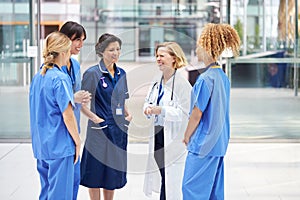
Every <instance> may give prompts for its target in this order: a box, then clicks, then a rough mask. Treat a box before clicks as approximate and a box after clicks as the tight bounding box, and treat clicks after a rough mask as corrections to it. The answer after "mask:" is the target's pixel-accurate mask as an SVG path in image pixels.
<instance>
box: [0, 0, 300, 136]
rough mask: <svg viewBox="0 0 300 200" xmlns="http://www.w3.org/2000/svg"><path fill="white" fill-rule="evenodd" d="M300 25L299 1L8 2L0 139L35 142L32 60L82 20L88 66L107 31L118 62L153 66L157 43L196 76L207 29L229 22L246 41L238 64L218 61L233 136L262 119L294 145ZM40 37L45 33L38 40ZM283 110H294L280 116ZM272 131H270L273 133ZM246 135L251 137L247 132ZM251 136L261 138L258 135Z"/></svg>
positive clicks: (4, 6)
mask: <svg viewBox="0 0 300 200" xmlns="http://www.w3.org/2000/svg"><path fill="white" fill-rule="evenodd" d="M38 2H39V3H41V4H40V6H41V13H42V14H41V15H40V20H41V21H40V26H39V29H38V26H35V25H36V24H37V16H38V13H37V12H38ZM299 18H300V15H299V3H298V2H297V0H275V1H272V0H264V1H262V0H230V1H226V0H220V1H213V0H127V1H117V0H109V1H108V0H89V1H80V0H55V1H54V0H44V1H37V0H14V1H11V0H3V1H1V3H0V103H1V104H0V105H1V111H2V112H1V114H0V119H1V122H0V123H1V124H0V126H1V129H0V139H8V138H9V139H18V140H19V139H30V134H29V114H28V86H29V84H30V81H31V78H32V76H33V74H34V73H36V71H37V69H38V67H39V66H37V60H38V59H41V58H37V59H36V58H35V57H36V56H37V51H38V49H36V45H37V44H41V45H42V42H43V38H45V37H46V35H47V34H48V33H50V32H52V31H54V30H58V29H59V27H60V26H61V25H62V24H63V23H64V22H65V21H67V20H73V21H77V22H79V23H81V24H82V25H83V26H84V27H85V28H86V31H87V40H86V41H85V43H84V47H83V49H82V51H81V53H80V55H79V58H78V59H79V61H80V62H81V64H82V66H83V67H88V66H90V64H91V63H92V64H94V63H95V62H97V61H98V58H97V56H96V54H95V51H94V45H95V43H96V41H97V39H98V37H99V36H100V35H101V34H102V33H104V32H109V33H113V34H115V35H117V36H119V37H120V38H121V39H122V41H123V45H122V56H121V59H120V62H121V63H129V64H132V63H151V65H152V66H153V65H155V62H154V49H155V46H156V44H157V43H160V42H163V41H176V42H178V43H179V44H180V45H181V46H182V48H183V49H184V51H185V53H186V55H187V57H188V60H189V61H190V63H191V65H192V70H194V71H196V73H199V72H198V67H199V63H197V59H196V58H195V52H194V50H195V46H196V40H197V37H198V35H199V34H200V33H201V30H202V27H203V25H204V24H206V23H208V22H214V23H219V22H221V23H223V22H224V23H230V24H231V25H232V26H234V27H235V28H236V30H237V31H238V33H239V35H240V38H241V40H242V46H241V51H240V57H239V58H236V59H235V58H222V59H220V62H222V64H223V65H224V69H226V73H227V74H228V76H229V77H230V79H231V83H232V89H233V90H232V91H233V95H232V96H233V101H232V102H234V104H233V105H232V116H233V120H232V128H233V132H232V134H233V137H239V133H240V131H241V130H240V129H238V128H239V126H240V124H242V125H243V126H244V125H245V124H248V125H249V124H250V125H249V126H250V127H252V128H255V127H256V128H257V127H260V126H263V125H262V124H263V123H265V122H266V121H264V120H263V119H260V121H259V122H258V121H257V120H256V121H255V120H254V117H255V115H257V114H258V115H262V114H263V113H268V115H267V116H270V118H267V120H269V122H270V121H271V125H270V127H271V126H275V127H276V126H279V125H280V127H281V128H282V129H280V128H278V130H284V129H286V130H290V131H289V133H290V135H292V136H291V138H292V137H295V134H294V133H295V130H299V126H298V125H296V123H294V120H298V121H299V120H300V119H299V115H297V114H295V113H294V112H293V111H295V110H297V109H298V110H299V107H298V106H299V98H294V97H295V96H297V95H298V94H297V91H298V87H299V62H300V61H299V57H300V50H299V46H300V45H299V25H298V24H299V20H300V19H299ZM297 27H298V29H297ZM37 30H40V38H38V39H37ZM31 56H33V57H31ZM84 69H85V68H83V70H84ZM189 73H190V75H191V74H192V73H191V71H189ZM131 75H133V74H131ZM135 75H136V74H135ZM139 75H140V74H138V75H137V76H139ZM129 76H130V74H129ZM190 78H192V76H190ZM132 79H137V78H136V77H132ZM191 81H192V80H191ZM277 88H280V89H281V90H276V95H274V93H272V92H274V90H272V89H277ZM253 89H254V90H253ZM247 91H248V92H247ZM278 91H280V92H283V93H278ZM256 92H257V94H256ZM240 94H243V96H244V97H245V101H244V99H242V98H241V97H240V96H239V95H240ZM248 95H250V96H248ZM246 97H247V98H246ZM271 97H272V98H271ZM291 98H294V99H291ZM249 99H250V100H253V101H249ZM258 99H259V100H262V101H258ZM283 99H285V100H283ZM264 100H268V101H274V102H276V103H275V105H274V106H275V108H273V109H272V108H271V107H270V109H269V110H265V111H264V108H267V106H266V105H269V104H268V102H267V101H264ZM277 100H278V101H277ZM241 102H243V103H241ZM252 102H256V105H257V109H258V110H255V109H252V111H255V112H256V113H255V114H254V115H253V118H252V117H250V115H249V114H247V113H246V112H250V111H251V109H250V110H247V109H246V108H253V105H252V104H251V103H252ZM285 103H288V104H287V105H286V104H285ZM133 105H136V104H133ZM270 105H271V104H270ZM286 106H288V107H289V106H290V107H289V108H290V109H286V110H281V108H283V107H286ZM244 109H245V110H244ZM273 110H280V111H281V112H282V113H284V117H283V118H282V119H285V120H284V123H279V121H278V119H274V118H272V117H271V113H273ZM287 110H290V111H291V112H286V111H287ZM273 114H274V113H273ZM241 115H243V116H249V118H248V119H247V118H243V117H241ZM274 115H276V114H274ZM291 117H292V118H293V120H290V119H291ZM250 118H251V120H249V119H250ZM247 120H249V121H247ZM272 120H273V122H272ZM16 121H17V122H16ZM254 121H255V123H254ZM252 122H253V123H252ZM269 124H270V123H269ZM284 124H286V125H284ZM242 125H241V126H242ZM252 125H253V126H252ZM270 127H268V128H266V130H268V131H270V130H271V128H270ZM247 130H248V131H251V129H249V127H248V129H247ZM268 131H266V132H268ZM253 132H255V133H257V134H259V133H258V132H257V131H256V130H255V129H253ZM289 133H286V135H289ZM280 137H284V133H283V134H282V135H281V136H280ZM298 137H299V138H300V136H298Z"/></svg>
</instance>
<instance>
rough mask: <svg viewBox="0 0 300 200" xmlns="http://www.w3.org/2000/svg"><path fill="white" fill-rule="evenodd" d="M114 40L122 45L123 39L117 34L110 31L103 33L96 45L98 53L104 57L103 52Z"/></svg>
mask: <svg viewBox="0 0 300 200" xmlns="http://www.w3.org/2000/svg"><path fill="white" fill-rule="evenodd" d="M112 42H118V43H119V45H120V47H121V46H122V41H121V39H120V38H118V37H117V36H115V35H112V34H109V33H104V34H102V35H101V36H100V37H99V39H98V42H97V44H96V45H95V50H96V54H97V55H98V56H100V57H102V53H103V52H104V50H105V49H106V47H107V46H108V45H109V44H110V43H112Z"/></svg>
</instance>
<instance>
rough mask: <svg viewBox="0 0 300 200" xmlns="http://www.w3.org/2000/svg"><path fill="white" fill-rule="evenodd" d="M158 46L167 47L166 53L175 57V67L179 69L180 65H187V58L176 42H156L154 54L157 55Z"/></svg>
mask: <svg viewBox="0 0 300 200" xmlns="http://www.w3.org/2000/svg"><path fill="white" fill-rule="evenodd" d="M160 47H165V48H167V49H168V53H169V54H170V55H171V56H174V57H175V64H174V68H175V69H179V68H181V67H184V66H186V65H188V62H187V59H186V57H185V54H184V52H183V50H182V48H181V47H180V46H179V45H178V44H177V43H176V42H164V43H161V44H158V45H157V46H156V49H155V55H157V51H158V49H159V48H160Z"/></svg>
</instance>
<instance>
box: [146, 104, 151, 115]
mask: <svg viewBox="0 0 300 200" xmlns="http://www.w3.org/2000/svg"><path fill="white" fill-rule="evenodd" d="M144 114H145V115H151V114H152V108H151V107H150V106H148V107H147V108H145V110H144Z"/></svg>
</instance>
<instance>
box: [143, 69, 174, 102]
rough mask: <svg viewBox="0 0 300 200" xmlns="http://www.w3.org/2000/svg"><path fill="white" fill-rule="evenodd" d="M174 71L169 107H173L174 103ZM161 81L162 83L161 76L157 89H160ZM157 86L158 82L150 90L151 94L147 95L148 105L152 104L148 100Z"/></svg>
mask: <svg viewBox="0 0 300 200" xmlns="http://www.w3.org/2000/svg"><path fill="white" fill-rule="evenodd" d="M176 71H177V69H175V72H174V74H173V80H172V91H171V101H170V102H169V105H170V106H173V105H174V101H173V96H174V83H175V75H176ZM162 81H163V76H162V77H161V79H160V84H159V87H162ZM157 84H158V82H155V83H154V84H153V86H152V88H151V92H150V93H149V96H148V98H147V101H148V102H149V103H150V104H153V102H150V98H151V97H152V95H153V92H154V88H155V86H156V85H157ZM156 105H158V103H156Z"/></svg>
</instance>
